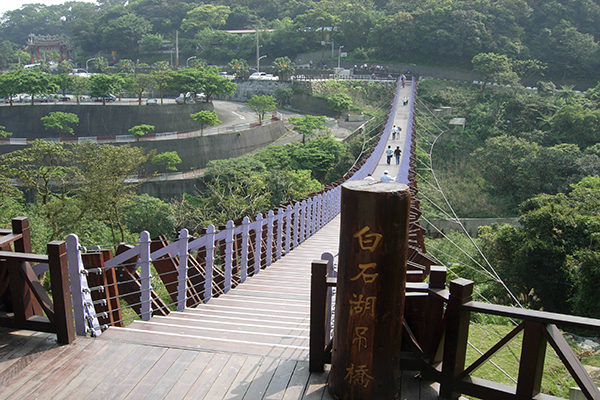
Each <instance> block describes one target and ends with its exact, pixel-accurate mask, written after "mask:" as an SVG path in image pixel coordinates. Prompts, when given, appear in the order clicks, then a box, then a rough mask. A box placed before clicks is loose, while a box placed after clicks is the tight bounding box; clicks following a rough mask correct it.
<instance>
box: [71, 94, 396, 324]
mask: <svg viewBox="0 0 600 400" xmlns="http://www.w3.org/2000/svg"><path fill="white" fill-rule="evenodd" d="M396 97H397V92H396ZM396 105H397V101H395V102H394V103H393V106H392V107H391V109H390V110H389V112H388V117H387V120H386V123H385V124H384V128H383V129H382V131H381V132H380V133H379V140H378V141H376V144H375V145H374V146H373V147H372V148H371V149H370V151H368V152H367V153H366V154H365V156H364V157H363V160H362V161H361V162H359V163H357V164H356V165H355V166H354V167H353V168H352V169H351V170H350V171H348V173H347V174H346V176H345V177H344V178H342V179H340V180H339V181H338V182H335V183H334V184H332V185H330V186H329V187H328V188H326V190H324V191H323V192H320V193H315V194H313V195H311V196H310V197H309V198H307V199H305V200H302V201H298V202H293V203H291V204H287V205H285V206H282V207H280V208H278V209H276V210H273V211H269V212H268V213H266V214H258V215H257V216H256V217H255V218H253V219H252V218H250V217H245V218H243V219H242V220H239V221H228V222H227V224H226V225H225V226H223V227H220V228H217V227H215V226H213V225H209V226H208V227H207V228H206V229H205V232H203V234H202V235H201V236H200V237H198V238H194V237H191V236H190V235H189V232H188V231H187V230H186V229H183V230H181V231H180V232H179V237H178V239H177V240H175V241H174V242H173V243H167V242H166V241H165V240H164V239H154V240H153V239H151V238H150V237H149V234H148V232H142V233H141V234H140V240H139V244H138V245H137V246H135V247H130V248H127V247H126V246H120V247H119V249H117V254H116V255H114V256H113V255H112V252H109V251H104V252H103V255H101V256H100V255H98V252H97V251H91V252H89V251H87V250H86V249H84V248H83V247H82V246H81V245H80V243H79V239H78V238H77V236H76V235H69V237H68V238H67V252H68V258H69V271H70V274H71V282H72V291H73V299H74V300H73V301H74V316H75V326H76V331H77V334H78V335H91V336H98V335H99V334H100V333H101V332H102V330H103V329H106V328H107V327H108V326H111V325H115V326H122V325H123V324H125V323H126V322H127V320H128V319H133V318H138V317H139V318H141V319H142V320H146V321H147V320H149V319H150V318H151V316H152V315H157V314H158V315H164V314H167V313H169V312H170V310H171V309H173V310H179V311H181V310H184V309H185V308H186V307H191V306H194V305H196V304H198V303H203V302H206V301H208V300H209V299H210V298H212V297H214V296H219V295H221V294H223V293H227V292H228V291H229V290H231V289H232V288H233V287H235V286H236V285H238V284H239V283H241V282H244V281H245V280H246V279H247V278H248V277H250V276H252V275H255V274H257V273H259V272H260V270H261V269H262V268H266V267H268V266H269V265H271V264H272V263H273V262H274V261H276V260H278V259H279V258H281V257H283V256H284V255H286V254H288V253H289V252H290V251H292V250H293V249H294V248H296V247H297V246H299V245H300V244H302V243H303V242H304V241H305V240H306V239H307V238H309V237H310V236H312V235H313V234H315V233H316V232H317V231H318V230H319V229H320V228H322V227H323V226H324V225H325V224H327V223H328V222H329V221H331V220H332V219H333V218H334V217H335V216H336V215H337V214H339V211H340V193H341V186H340V185H341V183H343V182H344V181H346V180H348V179H363V178H364V177H366V176H367V174H368V173H371V172H373V171H374V170H375V167H376V166H377V164H378V162H379V160H380V158H381V155H382V154H383V151H384V149H385V144H386V142H387V139H388V135H389V133H390V131H391V127H392V126H393V122H394V121H393V118H389V117H390V115H391V116H393V115H395V112H396V108H395V107H396ZM128 310H133V311H134V312H130V311H128Z"/></svg>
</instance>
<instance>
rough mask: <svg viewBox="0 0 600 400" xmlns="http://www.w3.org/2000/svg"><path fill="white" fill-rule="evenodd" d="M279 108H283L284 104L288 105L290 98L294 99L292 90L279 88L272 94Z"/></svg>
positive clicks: (287, 87) (286, 87)
mask: <svg viewBox="0 0 600 400" xmlns="http://www.w3.org/2000/svg"><path fill="white" fill-rule="evenodd" d="M273 94H274V95H275V98H276V99H277V102H278V103H279V106H280V107H281V106H283V105H284V104H289V103H290V101H291V100H292V98H293V97H294V89H292V88H291V87H289V86H279V87H277V89H275V92H274V93H273Z"/></svg>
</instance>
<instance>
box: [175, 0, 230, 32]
mask: <svg viewBox="0 0 600 400" xmlns="http://www.w3.org/2000/svg"><path fill="white" fill-rule="evenodd" d="M230 12H231V9H230V8H229V7H228V6H215V5H212V4H204V5H201V6H198V7H196V8H194V9H193V10H191V11H188V13H187V14H186V16H185V18H184V19H183V21H181V29H183V30H184V31H185V32H188V33H196V32H199V31H201V30H202V29H204V28H218V27H220V26H223V25H225V22H227V17H228V16H229V13H230Z"/></svg>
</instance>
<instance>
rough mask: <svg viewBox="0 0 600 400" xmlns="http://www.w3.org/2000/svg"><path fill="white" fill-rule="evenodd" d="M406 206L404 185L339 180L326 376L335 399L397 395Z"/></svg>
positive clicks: (407, 214)
mask: <svg viewBox="0 0 600 400" xmlns="http://www.w3.org/2000/svg"><path fill="white" fill-rule="evenodd" d="M409 211H410V191H409V188H408V186H406V185H403V184H400V183H383V182H378V181H352V182H348V183H345V184H344V185H342V214H341V229H340V256H339V270H338V278H337V293H336V296H337V298H336V310H335V325H334V337H333V356H332V363H331V364H332V365H331V373H330V377H329V391H330V392H331V394H332V395H333V396H334V397H336V398H340V399H354V400H363V399H364V400H368V399H380V400H386V399H394V398H395V396H396V394H397V392H398V385H399V382H400V380H399V364H400V344H401V338H402V321H403V313H404V298H405V287H406V257H407V252H408V223H409Z"/></svg>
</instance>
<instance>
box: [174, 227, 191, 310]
mask: <svg viewBox="0 0 600 400" xmlns="http://www.w3.org/2000/svg"><path fill="white" fill-rule="evenodd" d="M188 236H189V233H188V230H187V229H185V228H184V229H182V230H181V231H180V232H179V252H178V254H177V256H178V258H179V265H178V267H177V311H183V310H185V304H186V287H187V279H188V244H189V240H188V239H189V237H188Z"/></svg>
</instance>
